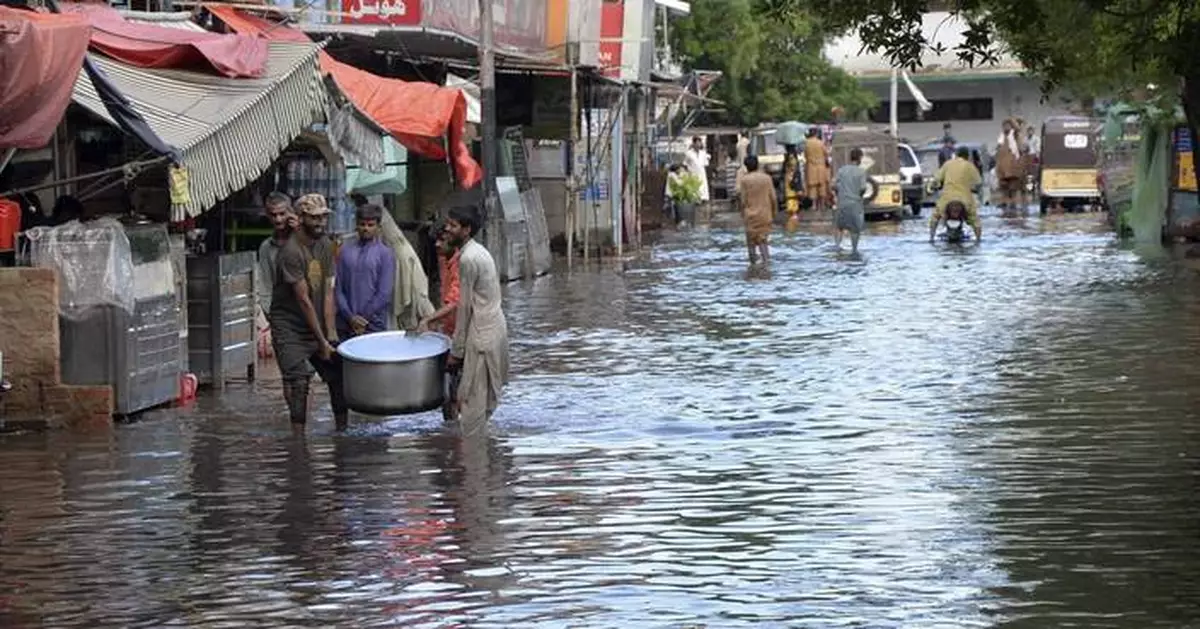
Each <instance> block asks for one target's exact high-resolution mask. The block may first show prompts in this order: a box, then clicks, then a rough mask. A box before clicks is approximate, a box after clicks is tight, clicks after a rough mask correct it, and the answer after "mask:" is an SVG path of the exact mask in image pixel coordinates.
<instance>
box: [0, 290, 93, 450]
mask: <svg viewBox="0 0 1200 629" xmlns="http://www.w3.org/2000/svg"><path fill="white" fill-rule="evenodd" d="M58 338H59V337H58V278H57V277H56V276H55V273H54V271H53V270H51V269H29V268H15V269H0V352H4V377H5V378H6V379H7V380H8V381H9V382H10V383H12V385H13V390H12V391H11V392H9V394H8V395H7V396H6V397H5V399H4V401H3V402H2V403H0V404H2V406H0V418H2V419H3V422H4V423H7V424H12V423H29V424H34V425H39V426H43V427H51V428H54V427H60V426H71V427H83V426H110V425H111V424H112V411H113V399H112V389H111V388H110V387H92V386H72V385H64V384H62V378H61V369H60V366H59V349H58V347H59V346H58Z"/></svg>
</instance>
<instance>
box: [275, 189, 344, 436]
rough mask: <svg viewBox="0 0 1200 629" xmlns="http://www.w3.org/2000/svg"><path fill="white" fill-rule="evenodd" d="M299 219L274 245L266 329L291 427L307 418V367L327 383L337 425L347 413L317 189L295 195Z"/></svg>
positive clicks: (324, 212) (325, 213) (324, 215)
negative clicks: (280, 244) (335, 347)
mask: <svg viewBox="0 0 1200 629" xmlns="http://www.w3.org/2000/svg"><path fill="white" fill-rule="evenodd" d="M296 212H297V213H298V214H299V215H300V225H299V227H298V228H297V229H296V231H295V232H294V233H293V234H292V237H291V238H290V239H288V241H287V243H285V244H284V246H283V247H281V248H280V249H279V256H278V258H277V259H276V263H275V264H276V279H275V287H274V292H273V294H272V296H271V334H272V344H273V345H274V347H275V360H276V361H277V362H278V364H279V372H280V375H281V376H282V379H283V398H284V400H285V401H286V402H287V406H288V412H289V414H290V415H291V420H292V427H293V429H295V430H297V431H303V430H304V426H305V424H306V423H308V387H309V381H310V379H311V378H312V370H313V369H315V370H316V372H317V373H318V374H319V375H320V376H321V379H322V380H324V381H325V384H326V385H327V386H328V387H329V402H330V405H331V406H332V407H333V419H334V423H335V425H336V426H337V429H338V430H344V429H345V428H346V423H347V419H348V412H347V409H346V401H345V398H344V397H343V393H342V366H341V361H340V360H339V359H338V356H337V354H336V353H335V352H334V350H333V344H334V343H336V342H337V333H336V331H335V330H334V307H333V301H334V300H333V277H334V269H333V243H331V242H330V241H329V239H328V238H326V237H325V226H326V225H327V224H328V222H329V213H330V210H329V207H328V206H326V204H325V198H324V197H322V196H321V195H319V194H306V195H304V196H302V197H300V198H299V199H297V200H296Z"/></svg>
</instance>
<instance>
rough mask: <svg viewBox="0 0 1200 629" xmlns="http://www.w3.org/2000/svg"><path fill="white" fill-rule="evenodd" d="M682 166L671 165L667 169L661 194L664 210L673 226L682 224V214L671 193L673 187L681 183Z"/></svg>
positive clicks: (673, 194) (677, 202)
mask: <svg viewBox="0 0 1200 629" xmlns="http://www.w3.org/2000/svg"><path fill="white" fill-rule="evenodd" d="M684 172H685V171H684V170H683V166H680V165H679V164H671V165H670V166H668V167H667V182H666V186H665V190H664V192H663V199H664V205H665V206H666V207H665V208H664V209H665V210H666V212H667V214H668V216H669V218H670V219H671V223H672V224H675V225H682V224H683V214H682V213H681V212H680V210H679V201H678V200H677V199H676V198H675V193H674V192H672V191H671V189H672V187H673V186H678V185H680V183H681V182H682V181H683V173H684Z"/></svg>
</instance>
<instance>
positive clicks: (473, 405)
mask: <svg viewBox="0 0 1200 629" xmlns="http://www.w3.org/2000/svg"><path fill="white" fill-rule="evenodd" d="M479 224H480V220H479V215H478V213H477V212H476V211H475V210H474V208H470V207H461V208H454V209H452V210H451V211H450V216H449V218H448V219H447V221H446V234H447V236H448V237H450V239H451V241H452V242H456V243H458V244H460V246H461V253H460V254H459V258H458V273H459V276H458V282H459V292H460V295H459V302H458V312H457V319H456V323H455V329H454V343H453V345H452V346H451V349H450V365H451V367H458V366H461V368H462V379H461V380H460V381H459V385H458V405H459V406H458V409H459V417H458V419H459V422H460V424H461V426H462V430H463V432H464V433H473V432H476V431H477V430H479V429H480V428H482V427H484V426H485V425H486V424H487V420H488V419H490V418H491V416H492V413H493V412H494V411H495V410H496V407H497V406H499V404H500V394H501V392H502V391H503V389H504V385H505V384H506V383H507V382H508V323H507V322H506V321H505V319H504V310H503V309H502V308H501V305H500V274H499V273H498V272H497V271H496V262H495V260H493V259H492V254H490V253H488V250H487V249H486V248H484V246H483V245H481V244H479V243H478V242H476V241H475V234H476V233H477V232H478V230H479Z"/></svg>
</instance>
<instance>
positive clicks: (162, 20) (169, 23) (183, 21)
mask: <svg viewBox="0 0 1200 629" xmlns="http://www.w3.org/2000/svg"><path fill="white" fill-rule="evenodd" d="M117 13H119V14H121V17H123V18H125V21H126V22H133V23H134V24H150V25H152V26H165V27H167V28H177V29H179V30H183V31H194V32H197V33H207V32H208V31H206V30H204V27H203V26H200V25H199V24H197V23H195V22H193V21H192V12H191V11H173V12H158V11H127V10H118V11H117Z"/></svg>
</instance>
